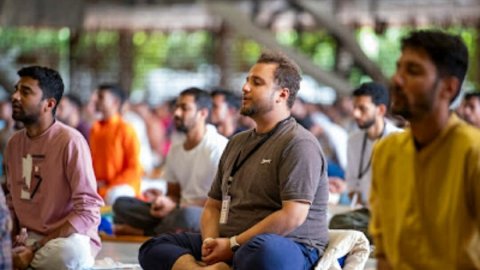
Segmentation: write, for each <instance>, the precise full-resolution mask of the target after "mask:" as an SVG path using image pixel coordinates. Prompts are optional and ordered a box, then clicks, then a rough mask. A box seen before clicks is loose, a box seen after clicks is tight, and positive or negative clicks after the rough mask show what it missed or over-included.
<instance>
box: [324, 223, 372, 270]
mask: <svg viewBox="0 0 480 270" xmlns="http://www.w3.org/2000/svg"><path fill="white" fill-rule="evenodd" d="M328 236H329V238H330V240H329V243H328V246H327V249H326V250H325V253H324V254H323V256H322V258H320V261H319V262H318V264H317V266H316V267H315V270H327V269H328V270H337V269H348V270H357V269H358V270H360V269H364V267H365V264H366V263H367V260H368V256H369V255H370V243H369V241H368V239H367V237H366V236H365V235H364V234H363V233H362V232H359V231H355V230H328ZM344 256H347V257H346V258H345V265H344V266H343V268H341V267H340V265H339V263H338V259H339V258H342V257H344Z"/></svg>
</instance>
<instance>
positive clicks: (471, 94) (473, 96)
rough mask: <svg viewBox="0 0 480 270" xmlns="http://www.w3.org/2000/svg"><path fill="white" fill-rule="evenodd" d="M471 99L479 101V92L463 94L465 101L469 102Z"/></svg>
mask: <svg viewBox="0 0 480 270" xmlns="http://www.w3.org/2000/svg"><path fill="white" fill-rule="evenodd" d="M472 98H478V99H480V92H471V93H466V94H465V100H469V99H472Z"/></svg>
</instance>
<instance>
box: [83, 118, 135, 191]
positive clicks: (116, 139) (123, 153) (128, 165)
mask: <svg viewBox="0 0 480 270" xmlns="http://www.w3.org/2000/svg"><path fill="white" fill-rule="evenodd" d="M90 149H91V152H92V161H93V169H94V171H95V176H96V178H97V181H105V183H104V184H105V186H102V187H99V191H98V192H99V193H100V195H101V196H102V197H105V195H106V193H107V191H108V189H109V188H111V187H113V186H116V185H121V184H128V185H130V186H132V187H133V189H134V190H135V193H136V194H137V196H139V195H140V183H141V177H142V167H141V165H140V158H139V155H140V142H139V140H138V137H137V134H136V133H135V130H134V129H133V127H132V126H130V125H129V124H128V123H126V122H124V121H123V120H122V118H121V117H120V115H118V114H117V115H114V116H113V117H111V118H110V119H108V120H106V121H97V122H95V123H94V124H93V126H92V129H91V132H90Z"/></svg>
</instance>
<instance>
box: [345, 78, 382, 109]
mask: <svg viewBox="0 0 480 270" xmlns="http://www.w3.org/2000/svg"><path fill="white" fill-rule="evenodd" d="M352 95H353V96H354V97H358V96H369V97H371V98H372V102H373V104H375V105H376V106H378V105H381V104H383V105H385V106H386V107H387V108H388V100H389V93H388V89H387V88H386V87H385V86H384V85H383V84H380V83H376V82H368V83H362V84H361V85H360V86H359V87H358V88H357V89H355V90H354V91H353V94H352Z"/></svg>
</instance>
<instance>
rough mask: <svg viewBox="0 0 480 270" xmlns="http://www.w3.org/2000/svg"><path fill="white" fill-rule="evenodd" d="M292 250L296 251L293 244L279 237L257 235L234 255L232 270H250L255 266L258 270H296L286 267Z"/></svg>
mask: <svg viewBox="0 0 480 270" xmlns="http://www.w3.org/2000/svg"><path fill="white" fill-rule="evenodd" d="M292 248H293V249H296V247H295V244H294V242H293V241H291V240H289V239H286V238H284V237H281V236H279V235H275V234H260V235H257V236H256V237H254V238H252V239H251V240H250V241H248V242H247V243H246V244H245V245H243V246H242V247H240V249H238V251H237V252H236V253H235V255H234V260H233V261H234V266H235V267H234V268H235V269H251V266H252V265H255V266H257V267H258V268H259V269H297V268H295V267H293V266H290V265H289V266H286V264H287V261H289V260H291V258H290V257H291V256H290V255H292V254H289V252H290V251H293V250H292ZM287 258H288V259H287ZM285 260H287V261H285ZM292 267H293V268H292Z"/></svg>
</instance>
